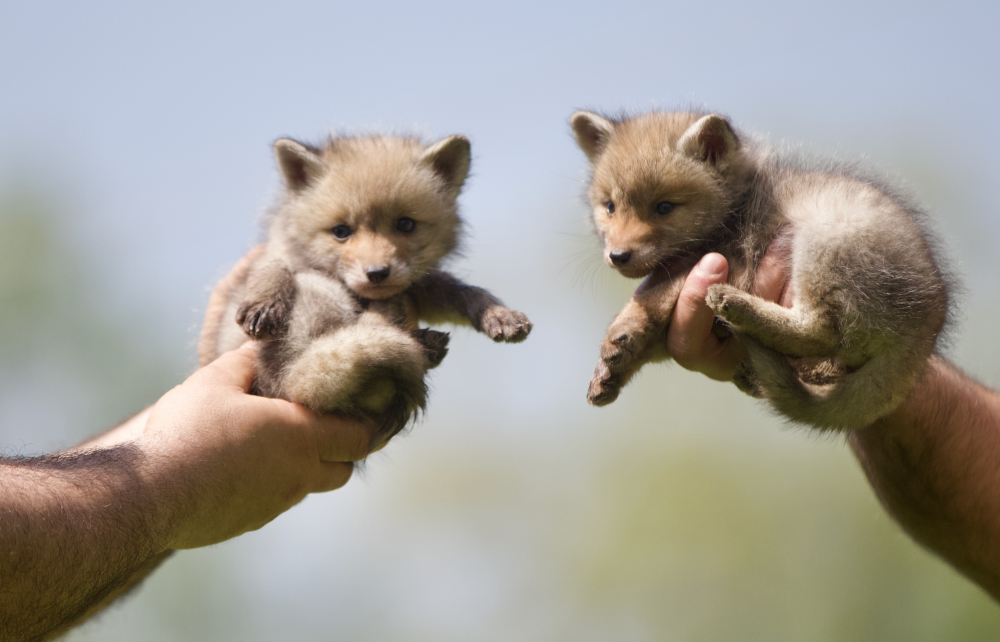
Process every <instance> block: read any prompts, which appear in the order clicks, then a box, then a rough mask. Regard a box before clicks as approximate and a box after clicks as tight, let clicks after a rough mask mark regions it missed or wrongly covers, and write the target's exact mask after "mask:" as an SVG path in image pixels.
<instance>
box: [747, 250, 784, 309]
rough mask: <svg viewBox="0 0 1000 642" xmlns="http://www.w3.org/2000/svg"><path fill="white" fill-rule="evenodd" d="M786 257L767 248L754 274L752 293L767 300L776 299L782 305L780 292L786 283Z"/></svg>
mask: <svg viewBox="0 0 1000 642" xmlns="http://www.w3.org/2000/svg"><path fill="white" fill-rule="evenodd" d="M786 258H787V257H785V256H783V255H782V253H781V252H778V251H774V250H773V249H771V248H768V251H767V254H765V255H764V258H763V259H761V261H760V265H758V266H757V273H756V275H755V276H754V283H753V293H754V294H755V295H757V296H759V297H760V298H762V299H765V300H767V301H777V302H779V303H781V304H782V305H784V304H785V301H783V300H782V299H783V298H785V297H783V296H782V293H783V292H784V291H785V290H786V284H787V283H788V267H787V260H786ZM789 307H790V302H789Z"/></svg>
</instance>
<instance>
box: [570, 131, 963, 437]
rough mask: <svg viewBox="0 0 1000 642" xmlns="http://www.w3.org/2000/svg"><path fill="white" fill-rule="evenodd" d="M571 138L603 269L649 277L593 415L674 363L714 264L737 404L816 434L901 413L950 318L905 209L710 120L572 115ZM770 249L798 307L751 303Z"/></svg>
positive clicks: (935, 270)
mask: <svg viewBox="0 0 1000 642" xmlns="http://www.w3.org/2000/svg"><path fill="white" fill-rule="evenodd" d="M571 124H572V128H573V132H574V135H575V136H576V140H577V142H578V143H579V145H580V147H581V148H582V149H583V151H584V153H585V154H586V155H587V158H588V159H589V160H590V164H591V169H592V178H591V181H590V186H589V192H588V195H589V198H590V201H591V203H592V205H593V216H594V222H595V226H596V229H597V233H598V234H599V235H600V237H601V239H602V240H603V242H604V255H605V259H606V260H607V262H608V263H609V265H611V266H612V267H614V268H615V269H617V270H618V271H619V272H620V273H621V274H623V275H625V276H627V277H631V278H639V277H648V279H647V281H646V283H645V284H644V285H645V287H643V288H640V291H638V292H637V293H636V295H635V296H633V298H632V300H631V301H629V303H628V304H627V305H626V307H625V308H624V309H623V310H622V311H621V313H619V314H618V316H617V317H616V318H615V320H614V322H613V323H612V324H611V327H610V328H609V329H608V332H607V335H606V337H605V339H604V341H603V343H602V345H601V359H600V362H599V363H598V366H597V369H596V371H595V373H594V377H593V379H592V381H591V384H590V389H589V392H588V400H589V401H590V402H591V403H592V404H594V405H604V404H608V403H611V402H612V401H614V400H615V399H616V398H617V396H618V393H619V391H620V389H621V387H622V386H624V385H625V384H626V383H627V382H628V380H629V379H630V378H631V377H632V376H633V375H634V374H635V373H636V371H637V370H638V369H639V368H640V367H641V366H642V365H643V364H644V363H646V362H649V361H655V360H662V359H665V358H666V354H665V345H664V337H665V330H666V327H667V325H668V324H669V322H670V317H671V314H672V312H673V307H674V304H675V303H676V301H677V296H678V294H679V293H680V290H681V287H682V286H683V283H684V279H685V277H686V276H687V273H688V272H689V271H690V269H691V268H692V267H693V266H694V264H695V263H696V262H697V261H698V259H700V258H701V257H702V256H703V255H704V254H706V253H707V252H713V251H714V252H719V253H721V254H722V255H723V256H725V257H726V259H727V260H728V261H729V266H730V269H729V276H728V283H727V284H723V285H714V286H712V287H711V288H710V289H709V292H708V298H707V303H708V305H709V306H710V307H711V308H712V309H713V310H714V312H715V314H716V315H717V316H718V317H720V318H721V319H722V320H723V321H724V322H725V324H726V325H728V327H729V328H730V329H731V330H732V331H733V332H734V333H735V334H736V336H737V337H738V338H739V339H740V341H741V342H743V343H744V344H745V345H746V348H747V352H748V355H749V356H748V359H747V361H745V362H744V363H743V364H741V366H740V367H739V368H738V369H737V371H736V375H735V377H734V382H735V383H736V384H737V386H739V387H740V389H741V390H744V391H745V392H747V393H749V394H752V395H754V396H757V397H763V398H764V399H766V400H767V401H768V402H769V403H770V404H771V405H773V406H774V407H775V408H776V409H777V410H778V411H780V412H781V413H783V414H785V415H786V416H788V417H789V418H791V419H793V420H795V421H800V422H804V423H807V424H811V425H813V426H816V427H818V428H823V429H851V428H858V427H861V426H865V425H868V424H870V423H871V422H873V421H875V420H876V419H878V418H879V417H882V416H884V415H886V414H888V413H889V412H891V411H892V410H893V409H895V408H896V407H897V406H898V405H899V404H900V403H901V402H902V401H903V399H904V398H905V397H906V395H907V394H908V393H909V391H910V390H911V389H912V387H913V385H914V383H915V381H916V379H917V378H918V377H919V376H920V374H921V372H922V369H923V366H924V363H925V362H926V360H927V357H928V356H930V354H931V351H932V350H933V349H934V345H935V342H936V340H937V337H938V335H939V333H940V331H941V329H942V327H943V325H944V323H945V320H946V317H947V316H948V307H949V297H948V289H947V283H946V280H945V279H944V278H943V276H942V273H941V270H940V269H939V266H938V261H937V259H936V258H935V256H934V251H933V247H932V245H931V243H930V242H929V241H928V238H927V236H926V234H925V233H924V232H923V231H922V230H921V227H920V224H919V219H920V214H919V212H918V211H917V210H915V208H913V207H912V206H911V205H909V204H908V202H907V201H906V200H904V199H903V198H901V197H900V196H899V195H897V194H896V193H895V192H894V191H892V190H891V189H889V188H887V187H886V186H884V185H881V184H879V183H877V182H875V181H873V180H871V179H869V178H866V177H863V176H861V175H859V174H857V173H855V172H853V171H851V170H849V169H846V168H837V167H834V166H833V165H827V166H815V167H809V166H808V165H807V164H801V163H795V162H791V161H789V160H785V159H782V158H781V157H780V156H779V155H777V154H775V153H773V152H771V151H769V150H767V149H764V148H762V147H759V146H757V145H752V144H749V143H748V142H747V140H746V138H745V137H744V136H743V135H741V134H739V133H738V132H737V131H735V130H734V129H733V127H732V126H731V125H730V124H729V122H728V121H727V120H726V119H725V118H723V117H721V116H718V115H715V114H697V113H687V112H677V113H663V112H654V113H649V114H645V115H641V116H637V117H632V118H623V119H619V120H612V119H608V118H604V117H602V116H599V115H597V114H594V113H590V112H577V113H575V114H573V117H572V119H571ZM769 249H770V255H772V256H776V257H779V258H780V260H781V261H782V262H783V267H784V269H785V271H786V273H787V274H788V281H787V284H786V286H785V287H786V292H785V297H786V298H787V297H789V296H790V298H791V300H792V306H791V307H790V308H786V307H783V306H781V305H778V304H776V303H772V302H769V301H765V300H764V299H761V298H759V297H757V296H754V295H753V294H751V289H752V286H753V283H754V277H755V272H756V269H757V267H758V265H759V263H760V260H761V259H762V258H763V256H764V255H765V253H768V251H769ZM769 260H770V259H769Z"/></svg>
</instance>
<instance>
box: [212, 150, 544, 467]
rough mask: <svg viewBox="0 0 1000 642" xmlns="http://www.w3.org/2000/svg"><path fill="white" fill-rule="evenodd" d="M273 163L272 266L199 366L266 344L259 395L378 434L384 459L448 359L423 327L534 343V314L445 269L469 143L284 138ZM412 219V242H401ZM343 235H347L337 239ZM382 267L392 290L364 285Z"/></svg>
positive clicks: (233, 310) (251, 280)
mask: <svg viewBox="0 0 1000 642" xmlns="http://www.w3.org/2000/svg"><path fill="white" fill-rule="evenodd" d="M275 155H276V157H277V160H278V164H279V167H280V168H281V171H282V174H283V176H284V177H285V183H286V192H285V197H284V199H283V201H282V203H281V205H280V206H279V207H278V208H277V210H276V211H275V212H274V213H273V215H272V217H271V219H270V223H269V230H268V240H267V246H266V249H265V250H264V252H263V254H262V255H261V256H260V257H259V258H257V259H256V260H255V261H254V262H253V264H252V266H251V267H250V269H249V270H248V272H247V274H245V275H243V277H242V278H238V279H237V280H236V282H235V283H234V284H233V286H232V287H231V288H230V289H229V291H228V292H227V293H226V299H225V312H224V316H223V322H222V323H220V324H219V326H220V327H219V328H218V331H217V334H216V335H215V336H214V340H211V338H210V340H208V341H203V342H202V345H203V348H202V361H203V362H205V361H210V360H211V359H214V358H215V357H216V356H218V355H219V354H221V353H222V352H225V351H227V350H230V349H233V348H236V347H238V346H239V345H241V344H243V343H244V342H245V341H247V339H248V336H249V337H252V338H255V339H257V340H259V341H260V342H261V344H262V345H261V348H260V351H259V355H260V356H259V362H258V369H257V380H256V384H255V387H256V390H257V391H258V392H259V393H260V394H263V395H265V396H272V397H280V398H284V399H289V400H291V401H296V402H299V403H302V404H304V405H306V406H308V407H310V408H312V409H313V410H316V411H319V412H332V413H338V414H344V415H348V416H352V417H357V418H359V419H362V420H365V421H369V422H372V423H374V424H376V425H377V426H379V430H378V434H377V435H376V437H375V439H374V440H373V443H372V448H373V449H376V448H379V447H381V445H383V444H384V443H385V442H387V441H388V440H389V439H390V438H391V437H392V436H394V435H395V434H397V433H398V432H399V431H400V430H402V429H403V428H404V427H405V426H406V425H407V423H409V421H411V420H412V419H413V418H414V416H415V415H416V414H417V412H418V411H420V410H421V409H423V408H424V406H425V403H426V397H427V387H426V385H425V382H424V375H425V373H426V372H427V371H428V370H429V369H431V368H433V367H436V366H437V365H438V364H440V363H441V360H442V359H443V358H444V356H445V354H446V353H447V344H448V334H447V333H445V332H438V331H436V330H431V329H427V328H424V329H420V328H419V327H418V325H417V321H418V320H419V319H424V320H429V321H434V322H449V323H464V324H468V325H472V326H473V327H474V328H476V329H477V330H479V331H481V332H484V333H485V334H487V335H488V336H489V337H490V338H492V339H494V340H496V341H506V342H517V341H521V340H523V339H524V338H526V337H527V335H528V333H529V332H530V330H531V323H530V322H529V321H528V319H527V317H525V316H524V315H523V314H521V313H520V312H516V311H514V310H510V309H508V308H506V307H504V306H503V304H502V303H501V302H500V301H499V299H497V298H496V297H493V296H492V295H491V294H490V293H489V292H487V291H486V290H483V289H482V288H477V287H474V286H470V285H466V284H464V283H462V282H461V281H460V280H458V279H456V278H455V277H453V276H451V275H449V274H447V273H446V272H444V271H442V270H441V269H440V268H439V267H438V264H439V263H440V262H441V261H442V260H443V259H444V258H445V257H447V256H448V255H449V254H450V253H452V252H453V251H454V250H455V248H456V246H457V241H458V233H459V230H460V227H461V219H460V218H459V217H458V213H457V207H456V199H457V197H458V194H459V191H460V190H461V187H462V184H463V182H464V180H465V177H466V175H467V173H468V167H469V143H468V141H467V140H466V139H465V138H463V137H460V136H452V137H450V138H446V139H444V140H442V141H439V142H437V143H435V144H433V145H429V146H425V145H423V144H421V143H420V142H419V141H416V140H414V139H409V138H399V137H393V136H365V137H357V138H351V137H338V138H334V139H331V140H329V141H328V142H327V144H326V145H325V146H323V147H322V148H317V147H311V146H308V145H303V144H301V143H298V142H296V141H290V140H288V139H282V140H279V141H278V142H277V143H276V144H275ZM404 218H405V219H410V221H411V222H415V223H414V227H413V229H412V231H403V230H401V229H400V227H399V226H400V225H401V221H402V219H404ZM336 227H346V228H348V229H350V234H349V235H348V236H347V237H346V238H343V239H341V238H339V237H336V236H335V235H334V234H333V232H332V230H333V229H334V228H336ZM373 266H376V267H379V268H384V270H385V272H386V273H387V274H388V276H387V277H385V281H384V282H383V281H373V280H372V279H371V277H370V276H366V275H368V274H369V273H370V272H371V271H372V270H373ZM206 327H207V328H208V327H209V325H208V324H206ZM210 329H211V328H210Z"/></svg>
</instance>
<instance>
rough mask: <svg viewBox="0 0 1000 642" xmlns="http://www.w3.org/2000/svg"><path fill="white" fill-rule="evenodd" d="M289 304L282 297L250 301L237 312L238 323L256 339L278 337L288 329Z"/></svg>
mask: <svg viewBox="0 0 1000 642" xmlns="http://www.w3.org/2000/svg"><path fill="white" fill-rule="evenodd" d="M289 312H290V310H289V309H288V305H287V304H286V303H285V301H284V300H282V299H276V300H273V301H264V302H259V301H248V302H246V303H244V304H243V305H241V306H240V309H239V310H238V311H237V312H236V323H238V324H240V325H241V326H242V327H243V331H244V332H246V333H247V334H249V335H250V336H251V337H253V338H254V339H260V338H262V337H277V336H281V335H282V334H284V332H285V330H287V329H288V313H289Z"/></svg>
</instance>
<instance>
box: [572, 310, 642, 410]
mask: <svg viewBox="0 0 1000 642" xmlns="http://www.w3.org/2000/svg"><path fill="white" fill-rule="evenodd" d="M649 330H650V329H649V328H648V327H646V326H645V325H643V324H642V323H641V322H639V321H638V320H637V319H635V318H633V317H632V316H624V317H621V316H620V317H619V318H617V319H615V320H614V322H613V323H612V324H611V327H610V328H608V332H607V334H606V335H605V336H604V341H602V342H601V360H600V362H599V363H598V364H597V368H596V369H595V370H594V377H593V379H591V380H590V388H589V389H588V390H587V401H589V402H590V403H591V404H592V405H595V406H604V405H607V404H609V403H611V402H612V401H614V400H615V399H617V398H618V393H619V392H621V388H622V386H624V385H625V382H626V381H627V380H628V378H629V377H630V376H631V375H632V373H634V372H635V371H636V370H637V369H638V367H639V365H641V362H642V356H643V355H644V354H645V353H646V352H647V347H648V343H649V334H650V332H649Z"/></svg>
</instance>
